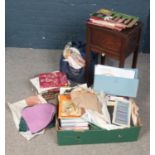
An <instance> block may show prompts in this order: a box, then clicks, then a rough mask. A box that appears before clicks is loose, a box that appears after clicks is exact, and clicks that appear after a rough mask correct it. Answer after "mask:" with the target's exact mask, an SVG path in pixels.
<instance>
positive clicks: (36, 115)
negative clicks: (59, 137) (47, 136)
mask: <svg viewBox="0 0 155 155" xmlns="http://www.w3.org/2000/svg"><path fill="white" fill-rule="evenodd" d="M55 112H56V107H55V106H54V105H52V104H48V103H46V104H38V105H35V106H32V107H26V108H25V109H23V110H22V117H23V118H24V120H25V122H26V124H27V126H28V128H29V130H30V132H31V133H36V132H38V131H40V130H42V129H44V128H45V127H47V125H48V124H49V123H50V122H51V121H52V119H53V117H54V115H55Z"/></svg>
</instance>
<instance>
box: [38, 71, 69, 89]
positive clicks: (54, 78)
mask: <svg viewBox="0 0 155 155" xmlns="http://www.w3.org/2000/svg"><path fill="white" fill-rule="evenodd" d="M39 82H40V87H41V88H48V87H62V86H67V85H68V80H67V76H66V74H65V73H63V72H59V71H56V72H52V73H42V74H39Z"/></svg>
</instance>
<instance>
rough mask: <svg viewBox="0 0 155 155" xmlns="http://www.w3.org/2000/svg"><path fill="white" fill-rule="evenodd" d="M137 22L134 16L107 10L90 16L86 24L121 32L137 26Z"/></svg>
mask: <svg viewBox="0 0 155 155" xmlns="http://www.w3.org/2000/svg"><path fill="white" fill-rule="evenodd" d="M138 20H139V18H138V17H135V16H130V15H126V14H123V13H120V12H114V11H110V10H108V9H101V10H99V11H97V12H95V13H93V14H91V17H90V18H89V21H88V22H90V23H92V24H94V25H99V26H103V27H107V28H110V29H114V30H118V31H121V30H123V29H126V28H131V27H133V26H134V25H136V24H137V22H138Z"/></svg>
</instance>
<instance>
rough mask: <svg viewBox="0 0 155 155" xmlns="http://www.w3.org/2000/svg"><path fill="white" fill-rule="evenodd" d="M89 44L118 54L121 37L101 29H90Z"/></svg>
mask: <svg viewBox="0 0 155 155" xmlns="http://www.w3.org/2000/svg"><path fill="white" fill-rule="evenodd" d="M90 33H91V36H90V37H91V38H90V42H91V44H92V45H95V46H99V47H101V48H103V49H104V48H105V49H108V50H112V51H117V52H119V51H120V49H121V37H119V36H118V35H116V34H114V33H113V34H112V33H110V32H107V31H105V30H101V29H91V32H90Z"/></svg>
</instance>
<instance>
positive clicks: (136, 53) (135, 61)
mask: <svg viewBox="0 0 155 155" xmlns="http://www.w3.org/2000/svg"><path fill="white" fill-rule="evenodd" d="M137 59H138V47H136V49H135V51H134V53H133V60H132V68H136V66H137Z"/></svg>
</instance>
